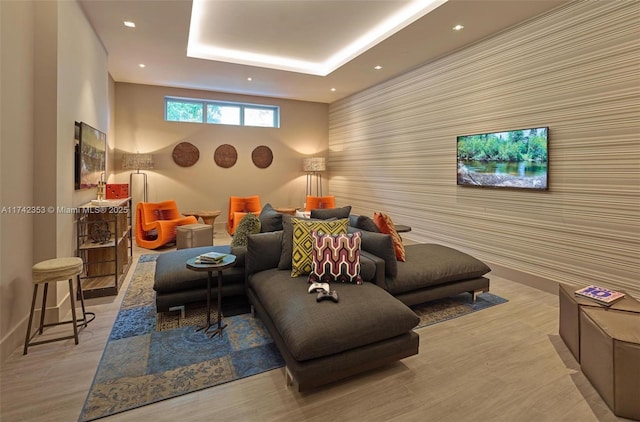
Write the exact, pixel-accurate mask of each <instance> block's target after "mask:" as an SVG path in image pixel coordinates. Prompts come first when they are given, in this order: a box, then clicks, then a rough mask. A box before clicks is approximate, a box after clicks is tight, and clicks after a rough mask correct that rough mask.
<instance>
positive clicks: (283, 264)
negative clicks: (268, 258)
mask: <svg viewBox="0 0 640 422" xmlns="http://www.w3.org/2000/svg"><path fill="white" fill-rule="evenodd" d="M291 217H292V216H291V215H289V214H284V215H283V216H282V250H281V253H280V261H279V262H278V269H279V270H290V269H291V261H292V260H291V254H292V253H293V224H291Z"/></svg>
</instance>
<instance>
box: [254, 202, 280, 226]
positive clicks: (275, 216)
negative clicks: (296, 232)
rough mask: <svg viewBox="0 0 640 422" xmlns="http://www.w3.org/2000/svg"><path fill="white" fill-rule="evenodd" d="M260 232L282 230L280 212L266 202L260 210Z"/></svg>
mask: <svg viewBox="0 0 640 422" xmlns="http://www.w3.org/2000/svg"><path fill="white" fill-rule="evenodd" d="M258 218H259V219H260V232H261V233H266V232H276V231H278V230H282V214H280V213H279V212H278V211H276V210H275V209H274V208H273V207H272V206H271V204H266V205H265V206H264V207H263V208H262V211H261V212H260V216H259V217H258Z"/></svg>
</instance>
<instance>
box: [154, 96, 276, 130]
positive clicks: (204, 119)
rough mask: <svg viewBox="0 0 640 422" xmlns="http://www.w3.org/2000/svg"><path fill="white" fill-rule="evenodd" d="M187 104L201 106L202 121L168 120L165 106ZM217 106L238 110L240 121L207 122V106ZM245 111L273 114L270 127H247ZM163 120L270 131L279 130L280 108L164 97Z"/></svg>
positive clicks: (267, 105)
mask: <svg viewBox="0 0 640 422" xmlns="http://www.w3.org/2000/svg"><path fill="white" fill-rule="evenodd" d="M170 102H173V103H189V104H200V105H202V119H201V120H200V121H197V120H193V121H192V120H189V121H186V120H169V119H168V116H167V110H168V109H167V105H168V104H169V103H170ZM210 105H213V106H219V107H234V108H237V109H238V110H239V114H240V121H239V123H238V124H233V123H220V122H213V121H209V119H208V109H209V106H210ZM247 109H251V110H268V111H272V112H273V121H272V122H271V126H263V125H248V124H246V122H245V112H246V110H247ZM164 120H165V121H166V122H176V123H204V124H212V125H227V126H242V127H259V128H271V129H279V128H280V106H276V105H269V104H255V103H241V102H235V101H220V100H205V99H198V98H186V97H173V96H166V97H164Z"/></svg>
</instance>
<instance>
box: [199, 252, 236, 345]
mask: <svg viewBox="0 0 640 422" xmlns="http://www.w3.org/2000/svg"><path fill="white" fill-rule="evenodd" d="M235 263H236V256H235V255H231V254H229V255H227V256H225V257H224V259H223V260H222V262H221V263H220V264H202V263H200V262H199V261H198V257H197V256H196V257H194V258H190V259H188V260H187V268H188V269H190V270H193V271H206V272H207V323H206V324H205V325H203V326H202V327H198V328H197V329H196V331H200V330H202V331H203V332H204V333H205V334H208V335H209V338H212V337H213V336H215V335H216V334H220V337H222V330H224V329H225V327H226V325H223V324H222V271H224V270H226V269H227V268H230V267H233V266H234V265H235ZM214 271H217V272H218V321H217V328H216V329H215V330H213V331H210V330H211V326H212V325H213V324H212V323H211V279H212V278H213V275H212V273H213V272H214Z"/></svg>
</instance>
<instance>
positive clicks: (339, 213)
mask: <svg viewBox="0 0 640 422" xmlns="http://www.w3.org/2000/svg"><path fill="white" fill-rule="evenodd" d="M350 213H351V205H347V206H345V207H340V208H316V209H313V210H311V218H317V219H318V220H328V219H330V218H349V214H350Z"/></svg>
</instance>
